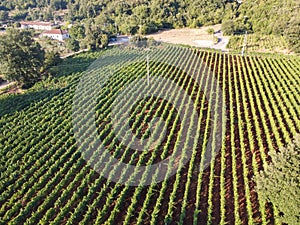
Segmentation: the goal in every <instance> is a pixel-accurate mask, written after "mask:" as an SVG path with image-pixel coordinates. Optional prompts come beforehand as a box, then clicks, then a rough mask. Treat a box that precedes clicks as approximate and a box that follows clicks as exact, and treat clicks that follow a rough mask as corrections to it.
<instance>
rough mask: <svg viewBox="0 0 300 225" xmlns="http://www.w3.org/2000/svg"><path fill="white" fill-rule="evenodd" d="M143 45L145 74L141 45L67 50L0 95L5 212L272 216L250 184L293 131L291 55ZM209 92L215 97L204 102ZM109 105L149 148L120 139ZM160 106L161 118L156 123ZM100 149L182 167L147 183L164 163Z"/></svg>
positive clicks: (122, 220)
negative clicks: (32, 79)
mask: <svg viewBox="0 0 300 225" xmlns="http://www.w3.org/2000/svg"><path fill="white" fill-rule="evenodd" d="M149 54H150V55H149V58H150V61H149V64H150V65H149V68H150V76H151V77H150V85H149V84H148V83H147V79H146V76H147V72H146V71H147V63H146V58H147V57H146V55H145V53H143V52H141V51H139V50H135V49H126V48H123V49H118V48H114V49H110V50H106V51H102V52H98V53H83V54H80V55H78V56H75V57H74V58H70V59H66V60H65V62H64V63H63V64H61V65H59V66H58V67H57V68H56V69H57V71H58V72H59V74H58V77H57V78H55V79H54V80H52V81H51V80H48V81H44V82H43V83H38V84H37V85H36V86H34V87H33V88H32V89H31V90H30V91H28V92H27V93H25V94H24V95H18V96H8V97H7V96H2V97H1V99H0V108H1V115H0V126H1V136H0V149H1V150H0V155H1V158H0V159H1V165H2V166H1V167H0V168H1V184H0V190H1V191H0V193H1V198H0V205H1V208H0V219H1V222H2V223H4V224H25V223H28V224H177V223H180V224H192V223H194V224H245V225H247V224H255V223H258V224H274V223H276V222H277V219H276V218H277V217H276V216H277V215H278V211H277V209H276V208H274V206H272V204H270V203H265V202H264V201H263V200H262V197H261V196H260V195H259V194H258V193H256V190H255V182H254V180H253V176H254V175H256V174H258V172H259V171H260V170H262V169H263V168H264V167H265V166H266V165H267V164H268V163H269V162H270V161H271V159H270V157H269V155H268V154H269V152H270V151H272V152H274V151H277V150H278V148H279V147H280V146H283V145H284V144H286V143H289V142H290V141H291V139H292V137H293V136H294V135H296V133H299V132H300V123H299V121H300V120H299V118H300V111H299V110H300V109H299V104H300V102H299V95H300V89H299V87H300V85H299V84H300V78H299V76H298V74H299V72H300V59H299V57H294V56H276V57H274V56H264V55H257V56H247V57H241V56H239V55H231V54H223V53H216V52H213V51H203V50H197V49H190V48H183V47H178V46H160V47H159V48H157V49H156V50H152V51H151V52H150V53H149ZM98 58H99V59H98ZM95 59H98V60H97V61H94V60H95ZM93 61H94V62H93ZM92 62H93V63H92ZM91 63H92V64H91ZM89 65H90V66H89ZM88 67H89V69H88V70H86V69H87V68H88ZM199 68H202V69H199ZM84 70H86V72H83V71H84ZM156 79H158V82H157V81H155V80H156ZM162 80H164V82H161V81H162ZM170 82H171V83H170ZM172 82H174V83H175V84H176V85H177V86H172V85H170V84H172ZM177 88H179V89H177ZM179 90H181V91H183V92H184V93H186V94H187V95H185V94H183V95H181V94H180V93H181V91H179ZM147 91H150V93H151V95H149V96H148V97H147V95H146V94H147V93H148V94H149V92H147ZM142 93H144V94H145V95H146V97H145V95H144V94H142ZM141 96H143V98H142V99H141V98H140V97H141ZM184 96H185V97H184ZM214 96H215V98H216V102H217V103H218V102H219V100H221V99H223V100H224V102H223V101H222V100H221V102H220V103H221V104H211V103H213V102H215V100H214ZM186 98H188V99H189V100H185V99H186ZM122 99H123V100H124V99H125V100H126V102H122ZM176 102H177V103H176ZM222 102H223V103H222ZM125 103H126V104H125ZM190 103H192V105H194V107H192V109H193V110H194V111H193V110H192V111H191V112H189V107H188V105H189V104H190ZM74 104H75V106H76V105H77V107H79V108H76V107H75V108H74ZM222 104H224V105H223V106H222ZM81 107H82V108H81ZM114 107H117V108H115V109H116V110H113V109H114ZM90 110H93V111H90ZM94 110H95V111H94ZM124 110H125V111H127V112H128V113H129V114H126V113H123V112H125V111H124ZM216 112H218V113H216ZM112 113H114V115H115V116H118V115H119V116H120V115H121V117H122V115H125V116H126V115H128V116H129V118H127V119H128V123H129V124H130V126H129V128H130V129H132V132H133V133H134V134H135V135H136V136H137V137H138V138H141V139H142V140H144V141H145V142H143V143H145V149H147V151H140V152H139V151H133V149H134V145H132V143H130V142H126V139H125V140H124V139H122V136H124V137H125V136H126V135H122V134H123V133H122V132H123V130H124V129H125V130H126V129H127V127H124V126H123V125H122V118H123V117H122V118H121V117H120V119H118V118H119V117H116V118H117V119H116V120H114V119H113V118H114V117H113V116H112V117H110V116H111V115H113V114H112ZM197 115H198V116H197ZM221 115H223V116H224V117H222V119H221V120H219V118H220V116H221ZM158 117H161V118H162V119H163V120H164V121H165V122H164V123H161V126H160V125H158V124H157V122H154V123H153V121H154V120H155V121H157V118H158ZM197 117H198V118H197ZM190 119H193V122H192V123H191V122H189V121H190ZM90 122H92V123H94V124H95V125H96V127H95V128H96V130H95V131H93V130H91V129H90V127H89V123H90ZM74 123H75V125H74ZM222 127H223V128H224V130H223V131H221V130H220V129H222ZM194 128H196V129H194ZM163 130H164V132H163ZM220 132H221V133H220ZM223 132H224V133H223ZM78 135H79V136H78ZM81 135H82V136H81ZM95 135H96V136H95ZM118 135H119V136H118ZM120 135H121V136H120ZM153 135H154V137H155V138H154V140H159V141H160V142H159V143H157V142H156V141H155V142H153V139H151V137H152V136H153ZM164 135H166V136H164ZM222 135H224V136H223V137H224V139H222V140H220V141H218V140H219V138H221V137H222ZM95 137H96V139H94V138H95ZM78 138H79V139H78ZM81 138H83V139H81ZM182 138H185V139H182ZM129 140H132V141H133V140H134V139H129ZM182 140H185V141H182ZM99 141H100V142H99ZM207 143H211V144H212V145H208V146H212V148H211V149H212V151H208V152H207V149H210V148H209V147H208V146H207ZM98 144H101V146H102V147H103V148H104V149H103V148H102V147H101V148H100V145H99V146H98ZM153 144H154V145H153ZM137 146H138V145H137ZM146 146H147V147H146ZM98 148H100V150H101V149H102V150H103V151H105V152H107V153H108V154H109V155H111V156H113V157H114V158H115V159H118V160H120V161H121V162H123V163H126V164H127V165H131V166H133V167H135V168H138V166H141V165H151V164H154V165H155V163H159V162H160V161H161V160H167V159H170V160H171V161H165V162H166V166H167V168H169V169H171V170H173V169H174V168H177V167H178V168H179V169H178V170H174V174H173V176H171V177H170V178H169V179H165V180H162V181H161V182H158V183H156V182H155V181H156V180H157V181H158V180H160V178H161V174H160V171H162V170H161V169H160V170H158V169H157V170H153V171H152V172H153V173H152V172H151V171H150V173H147V172H145V173H143V174H142V175H143V176H140V175H139V170H138V169H135V170H132V171H130V170H129V171H128V170H126V169H125V168H123V170H119V167H118V166H116V165H117V164H113V165H111V164H110V162H111V161H110V160H108V161H107V160H105V157H103V155H102V153H103V152H102V153H101V151H102V150H101V151H99V149H98ZM97 149H98V150H97ZM145 149H144V150H145ZM186 158H187V159H188V161H187V160H186ZM180 165H181V166H180ZM162 168H163V167H162ZM126 173H130V174H131V176H127V175H126ZM166 175H167V174H166ZM147 177H148V178H147ZM115 179H120V181H123V182H127V184H130V185H124V184H122V182H121V183H119V184H118V183H115V181H116V180H115ZM135 181H137V182H141V184H142V183H143V182H151V181H153V183H152V184H151V185H148V186H136V183H134V182H135Z"/></svg>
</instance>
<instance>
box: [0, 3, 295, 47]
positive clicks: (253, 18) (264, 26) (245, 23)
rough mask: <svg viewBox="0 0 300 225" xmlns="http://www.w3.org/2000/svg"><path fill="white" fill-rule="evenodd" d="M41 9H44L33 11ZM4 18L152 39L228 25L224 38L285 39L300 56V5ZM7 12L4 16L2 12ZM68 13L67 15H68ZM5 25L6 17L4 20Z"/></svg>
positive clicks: (55, 7) (30, 6)
mask: <svg viewBox="0 0 300 225" xmlns="http://www.w3.org/2000/svg"><path fill="white" fill-rule="evenodd" d="M35 7H39V10H34V8H35ZM0 9H2V11H0V15H2V17H5V16H4V15H3V14H5V13H4V12H5V10H14V14H15V15H14V18H16V19H20V18H26V19H29V20H38V19H40V20H60V19H62V18H61V17H60V16H59V14H61V13H57V11H59V10H65V9H67V14H66V16H65V18H64V19H65V20H67V21H80V22H83V21H85V23H87V24H91V23H92V24H96V25H97V26H100V27H101V29H103V30H105V31H108V32H110V33H112V34H115V33H118V32H121V33H123V34H129V33H131V34H136V33H139V34H149V33H153V32H155V31H157V30H159V29H165V28H182V27H190V28H196V27H200V26H203V25H213V24H219V23H223V25H224V26H223V29H224V30H225V33H227V34H229V35H231V34H244V33H245V31H246V30H247V31H248V32H254V33H262V34H265V35H266V34H268V35H269V34H273V35H277V36H284V38H285V39H286V41H287V42H288V44H289V47H290V49H291V50H292V51H295V52H299V51H300V47H299V45H300V44H299V36H300V19H299V18H300V17H299V14H300V2H299V1H298V0H286V1H280V0H256V1H250V0H244V1H235V0H210V1H202V0H201V1H200V0H198V1H182V0H167V1H166V0H154V1H133V0H131V1H121V2H120V1H107V0H101V1H94V0H88V1H83V0H73V1H67V0H63V1H61V0H59V1H58V0H50V1H26V2H25V1H20V0H14V1H7V0H4V1H1V3H0ZM1 12H3V13H1ZM63 14H64V13H63ZM0 21H1V16H0Z"/></svg>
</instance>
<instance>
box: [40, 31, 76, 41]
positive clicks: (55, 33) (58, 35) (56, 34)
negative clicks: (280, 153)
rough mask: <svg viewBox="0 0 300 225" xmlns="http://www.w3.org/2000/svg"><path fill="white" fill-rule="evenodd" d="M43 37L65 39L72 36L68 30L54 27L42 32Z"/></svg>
mask: <svg viewBox="0 0 300 225" xmlns="http://www.w3.org/2000/svg"><path fill="white" fill-rule="evenodd" d="M41 36H42V37H49V38H51V39H53V40H58V41H64V40H66V39H68V38H69V37H70V35H69V34H68V32H67V31H65V30H61V29H54V30H49V31H44V32H43V33H42V34H41Z"/></svg>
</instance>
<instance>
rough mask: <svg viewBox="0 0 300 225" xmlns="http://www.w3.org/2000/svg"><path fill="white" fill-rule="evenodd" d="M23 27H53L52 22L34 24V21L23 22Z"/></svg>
mask: <svg viewBox="0 0 300 225" xmlns="http://www.w3.org/2000/svg"><path fill="white" fill-rule="evenodd" d="M21 25H37V26H52V25H53V24H52V23H50V22H38V21H36V22H33V21H22V22H21Z"/></svg>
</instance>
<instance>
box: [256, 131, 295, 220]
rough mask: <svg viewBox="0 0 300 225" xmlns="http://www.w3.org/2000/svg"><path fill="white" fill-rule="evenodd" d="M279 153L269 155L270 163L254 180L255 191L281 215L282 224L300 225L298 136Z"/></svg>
mask: <svg viewBox="0 0 300 225" xmlns="http://www.w3.org/2000/svg"><path fill="white" fill-rule="evenodd" d="M279 151H280V152H278V153H276V152H272V153H270V155H271V157H272V163H271V164H270V165H267V166H266V168H265V169H264V171H262V172H261V173H260V175H259V176H258V177H257V178H256V180H257V191H258V192H260V194H261V196H263V197H264V199H265V200H267V201H270V202H272V203H273V204H274V205H275V206H276V207H277V208H278V210H279V211H280V212H281V213H283V215H281V217H282V218H280V220H281V221H282V222H284V223H287V224H291V225H292V224H300V176H299V174H300V167H299V162H300V135H299V134H298V135H297V136H296V137H295V141H294V142H293V143H290V144H289V145H288V146H287V147H282V148H280V149H279Z"/></svg>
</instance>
